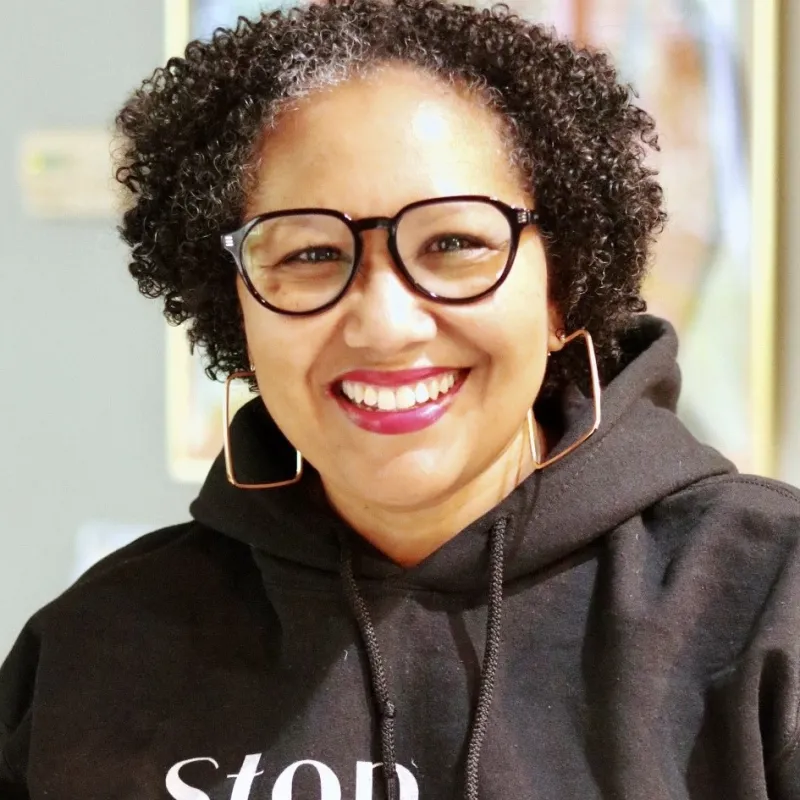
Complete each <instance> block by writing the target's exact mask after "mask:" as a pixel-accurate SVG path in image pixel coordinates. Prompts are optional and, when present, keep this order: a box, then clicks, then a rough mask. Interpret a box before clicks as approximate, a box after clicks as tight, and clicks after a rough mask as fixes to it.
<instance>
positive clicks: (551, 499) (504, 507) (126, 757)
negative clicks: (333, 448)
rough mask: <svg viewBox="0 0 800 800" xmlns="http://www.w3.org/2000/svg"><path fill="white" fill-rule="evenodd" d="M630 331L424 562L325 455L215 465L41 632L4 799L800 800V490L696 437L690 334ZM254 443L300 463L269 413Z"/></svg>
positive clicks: (243, 415)
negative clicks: (396, 559)
mask: <svg viewBox="0 0 800 800" xmlns="http://www.w3.org/2000/svg"><path fill="white" fill-rule="evenodd" d="M633 342H638V345H637V346H638V349H639V351H640V352H639V353H638V355H636V356H635V357H634V358H633V359H632V360H631V362H630V363H629V365H628V366H627V367H626V368H625V369H624V370H623V371H622V372H621V373H620V374H619V375H618V376H617V377H616V378H615V379H614V380H613V381H612V382H611V383H610V384H609V386H608V387H607V389H606V390H605V391H604V395H603V410H604V419H603V424H602V426H601V428H600V430H599V432H598V433H597V434H596V435H595V436H594V437H593V438H591V439H590V440H589V441H588V442H586V443H585V444H583V445H582V446H581V447H580V448H579V449H578V450H577V451H576V452H575V453H574V454H573V455H571V456H569V457H567V458H566V459H564V460H563V461H562V462H560V463H558V464H556V465H554V466H552V467H550V468H548V469H546V470H545V471H544V472H542V473H537V474H534V475H533V476H531V477H530V478H529V479H527V480H526V481H525V482H524V483H523V484H522V485H520V486H519V487H518V488H517V489H516V490H515V491H514V492H513V493H512V494H511V495H510V496H509V497H507V498H506V499H505V500H504V501H503V502H502V503H500V504H499V505H498V506H497V507H496V508H494V509H493V510H491V511H490V512H489V513H487V514H486V515H485V516H484V517H482V518H481V519H479V520H477V521H476V522H474V523H473V524H472V525H470V526H469V527H468V528H467V529H465V530H464V531H462V532H461V533H460V534H459V535H458V536H456V537H455V538H454V539H453V540H452V541H450V542H449V543H448V544H446V545H444V546H443V547H442V548H441V549H439V550H438V551H437V552H436V553H434V554H433V555H432V556H430V557H429V558H428V559H426V560H425V561H424V562H423V563H422V564H420V565H419V566H417V567H414V568H412V569H402V568H400V567H398V566H396V565H394V564H393V563H391V562H390V561H389V560H387V559H386V558H385V557H384V556H382V555H381V554H380V553H379V552H377V551H376V550H375V549H373V548H372V547H370V546H369V545H368V544H366V543H365V542H364V541H363V540H362V539H360V538H359V537H357V536H355V535H354V534H353V533H352V532H351V531H349V530H348V529H347V528H346V526H344V525H343V523H342V522H341V521H340V520H339V519H338V518H337V517H336V516H335V515H334V514H333V513H332V512H331V511H330V510H329V508H328V506H327V505H326V503H325V501H324V497H323V496H322V492H321V491H320V489H319V479H318V476H317V475H316V474H315V473H314V472H313V471H309V473H308V475H307V477H306V478H305V479H304V480H303V482H302V483H301V484H298V485H297V486H294V487H291V488H287V489H282V490H275V491H260V492H246V491H242V490H237V489H234V488H233V487H231V486H230V485H228V484H227V483H226V480H225V475H224V469H223V466H222V464H221V462H219V461H218V462H217V463H216V464H215V466H214V468H213V469H212V471H211V473H210V475H209V477H208V480H207V482H206V484H205V486H204V487H203V489H202V491H201V493H200V496H199V498H198V499H197V500H196V501H195V503H194V505H193V506H192V513H193V516H194V521H192V522H190V523H187V524H184V525H181V526H178V527H175V528H171V529H168V530H163V531H160V532H157V533H154V534H151V535H149V536H146V537H144V538H143V539H141V540H139V541H138V542H136V543H135V544H133V545H132V546H130V547H128V548H126V549H124V550H121V551H119V552H118V553H116V554H115V555H113V556H111V557H110V558H108V559H106V560H105V561H103V562H102V563H100V564H99V565H98V566H96V567H94V568H93V569H92V570H90V572H89V573H87V575H86V576H84V577H83V578H82V579H81V580H80V581H79V582H78V583H77V584H76V585H75V586H73V587H72V588H71V589H69V590H68V591H67V592H66V593H65V594H64V595H62V596H61V597H60V598H59V599H57V600H56V601H54V602H53V603H52V604H50V605H49V606H47V607H46V608H44V609H43V610H42V611H40V612H39V613H38V614H36V615H35V616H34V617H33V619H32V620H31V621H30V623H29V624H28V626H27V627H26V628H25V630H24V631H23V633H22V635H21V636H20V638H19V640H18V642H17V644H16V646H15V647H14V649H13V651H12V653H11V655H10V656H9V658H8V660H7V661H6V662H5V664H4V666H3V667H2V671H1V672H0V745H2V758H0V798H2V800H11V799H12V798H27V797H30V798H33V799H34V800H45V799H46V800H78V799H79V798H80V800H100V799H101V798H103V799H106V798H107V799H108V800H112V799H113V800H125V798H131V799H133V798H136V799H137V800H141V799H143V798H175V799H176V800H207V798H211V800H267V799H268V798H271V799H272V800H298V798H308V799H309V800H317V799H318V798H320V799H321V800H340V799H343V800H370V799H371V798H378V797H384V796H385V795H384V791H385V789H384V786H385V785H387V784H388V785H389V786H390V787H395V788H397V789H399V792H398V793H397V797H398V798H400V800H414V799H415V798H421V800H450V798H455V797H472V798H477V797H480V798H481V799H482V800H534V799H535V800H566V799H567V798H569V799H572V798H575V799H576V800H577V799H578V798H579V799H580V800H593V799H594V798H625V799H626V800H662V799H663V800H667V798H670V799H676V798H696V799H698V800H700V799H701V798H702V800H711V798H713V799H714V800H718V799H719V798H724V800H745V798H746V799H747V800H758V799H763V798H771V799H772V800H797V799H798V798H800V749H799V748H798V743H800V728H799V727H798V714H799V713H800V552H799V551H798V542H799V540H800V537H799V534H800V495H798V493H797V492H795V491H794V490H793V489H791V488H789V487H787V486H784V485H781V484H778V483H775V482H770V481H767V480H763V479H761V478H755V477H744V476H740V475H738V474H736V472H735V471H734V469H733V468H732V466H731V465H730V464H729V463H728V462H726V461H725V460H724V459H722V458H721V457H720V456H719V455H718V454H716V453H715V452H714V451H712V450H710V449H709V448H707V447H704V446H701V445H699V444H698V443H697V442H696V441H695V440H694V439H693V438H692V437H691V436H690V435H689V434H688V433H687V431H686V430H685V429H684V427H683V426H682V424H681V423H680V422H679V421H678V419H677V418H676V416H675V415H674V413H673V409H674V405H675V402H676V399H677V392H678V373H677V367H676V365H675V353H676V341H675V337H674V334H673V332H672V331H671V329H670V328H669V327H668V326H666V325H664V324H663V323H660V322H658V321H656V320H653V319H650V318H646V317H644V318H641V319H640V320H639V322H638V324H637V327H636V329H635V331H633V332H632V335H631V339H630V342H629V345H630V346H633V345H632V343H633ZM586 406H587V403H586V402H585V401H583V400H582V399H581V398H580V397H578V396H577V394H576V395H575V396H573V398H572V399H571V400H570V401H569V402H566V403H565V419H566V434H565V437H564V440H563V442H562V445H560V446H563V443H565V442H566V441H568V440H569V439H570V438H575V437H576V436H578V435H579V434H580V431H581V430H582V429H583V428H584V427H585V426H586V425H587V424H588V420H589V418H590V416H589V410H588V409H587V408H586ZM233 436H234V445H235V447H236V449H237V458H238V459H239V462H238V466H239V467H240V469H241V470H244V471H245V472H248V471H250V472H252V473H253V474H254V475H255V474H257V475H258V477H261V478H263V477H264V473H265V471H267V472H268V471H269V470H274V471H276V473H277V472H279V471H280V469H284V470H285V469H287V467H286V466H285V465H281V464H280V463H279V462H281V460H282V459H283V458H284V456H285V455H287V454H286V453H279V452H278V451H279V450H280V437H279V436H278V435H277V433H276V430H275V428H274V425H273V424H272V423H271V421H270V420H269V419H268V418H267V415H266V412H265V411H264V409H263V405H262V404H261V403H260V401H256V402H255V403H254V404H251V405H250V406H248V407H246V408H245V409H244V410H243V411H242V412H240V414H239V415H238V416H237V418H236V420H235V423H234V431H233ZM270 454H271V455H270ZM288 455H290V454H288ZM288 468H289V469H290V468H291V462H289V467H288ZM245 477H247V476H246V475H245ZM384 761H385V762H386V764H387V765H388V768H387V769H386V770H384V769H383V768H382V767H381V766H380V764H381V763H382V762H384ZM395 761H396V767H393V766H392V765H393V764H394V762H395ZM393 774H394V775H396V778H393V777H392V775H393ZM387 776H388V777H387Z"/></svg>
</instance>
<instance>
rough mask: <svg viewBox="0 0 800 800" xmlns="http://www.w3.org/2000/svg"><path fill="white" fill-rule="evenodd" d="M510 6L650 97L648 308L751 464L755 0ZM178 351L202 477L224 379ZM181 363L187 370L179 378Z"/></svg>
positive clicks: (719, 430)
mask: <svg viewBox="0 0 800 800" xmlns="http://www.w3.org/2000/svg"><path fill="white" fill-rule="evenodd" d="M478 4H479V5H483V6H490V5H492V3H491V2H478ZM290 5H293V3H278V2H267V3H264V2H259V0H193V2H192V15H193V16H192V20H191V26H190V29H191V32H192V36H193V37H201V38H206V37H208V35H209V34H210V32H211V31H212V30H213V29H214V28H215V27H217V26H219V25H231V24H234V23H235V20H236V18H237V16H238V15H240V14H243V15H246V16H247V15H251V16H252V15H254V14H257V13H258V11H260V10H267V11H270V10H274V9H275V8H278V7H281V6H283V7H286V6H290ZM508 5H510V6H511V7H512V9H513V10H514V11H516V12H517V13H519V14H520V15H522V16H524V17H526V18H527V19H530V20H533V21H535V22H539V23H543V24H546V25H548V26H553V27H555V29H556V30H557V31H558V32H559V33H561V34H562V35H565V36H567V37H570V38H573V39H576V40H577V41H579V42H582V43H586V44H589V45H591V46H593V47H598V48H600V49H603V50H607V51H608V52H610V53H611V54H612V55H613V57H614V59H615V62H616V64H617V66H618V68H619V71H620V73H621V77H622V79H623V80H625V81H627V82H629V83H630V84H632V86H633V87H634V89H635V90H636V92H637V94H638V95H639V99H638V103H639V105H640V106H642V107H643V108H644V109H646V110H647V111H648V112H650V113H651V114H652V115H653V116H654V117H655V120H656V126H657V130H658V132H659V141H660V144H661V148H662V150H661V152H660V153H659V154H657V155H656V156H654V160H653V164H654V166H656V167H657V168H658V169H659V172H660V179H661V182H662V185H663V186H664V190H665V195H666V204H667V211H668V213H669V222H668V225H667V228H666V230H665V231H664V233H663V234H662V236H661V239H660V242H659V245H658V247H657V250H656V253H655V259H654V264H653V270H652V274H651V276H650V278H649V280H648V284H647V287H646V296H647V299H648V303H649V310H650V311H651V312H652V313H655V314H658V315H660V316H664V317H666V318H667V319H669V320H671V321H672V322H673V324H674V325H675V326H676V328H677V329H678V333H679V336H680V341H681V353H680V363H681V368H682V371H683V375H684V390H683V395H682V401H681V407H680V409H679V413H680V414H681V416H682V418H683V419H684V421H685V422H686V424H687V425H688V426H689V427H690V428H691V430H692V431H693V432H694V433H695V435H696V436H697V437H698V438H700V439H701V440H703V441H705V442H708V443H709V444H711V445H713V446H714V447H716V448H718V449H719V450H721V451H722V452H723V453H724V454H725V455H727V456H728V457H729V458H731V459H732V460H734V461H735V462H736V463H737V465H738V466H739V467H740V468H741V469H743V470H749V469H753V467H754V464H755V462H756V450H757V447H756V442H755V441H754V408H753V405H752V402H751V391H750V389H749V366H750V351H751V346H752V344H751V340H752V330H751V329H752V315H751V310H750V309H751V305H750V297H751V293H752V292H753V287H754V285H755V281H756V280H758V265H756V264H754V263H753V261H752V255H751V254H752V247H751V238H752V237H751V234H752V230H751V228H752V221H751V199H750V186H749V169H750V151H749V144H748V137H749V132H748V125H747V107H748V106H749V102H748V97H749V92H750V88H751V87H750V86H748V84H747V76H748V74H749V72H748V69H747V63H746V62H747V58H748V56H749V41H750V22H749V18H748V16H747V14H748V13H749V12H750V11H751V8H752V6H751V4H750V3H746V2H744V0H661V2H658V3H655V2H652V0H508ZM176 335H177V336H179V337H180V333H178V334H176ZM180 338H181V339H182V337H180ZM172 349H173V355H174V354H175V353H179V355H180V358H173V359H172V360H171V362H170V367H169V369H170V380H171V381H172V383H173V384H174V385H176V386H182V387H183V390H182V391H183V393H182V395H181V396H180V397H173V398H172V399H171V404H172V406H173V407H175V408H177V409H178V412H177V413H175V414H172V415H171V426H172V427H175V426H178V428H179V429H183V434H182V435H183V441H184V445H181V446H180V447H177V449H176V448H171V453H172V456H171V461H172V460H173V458H174V457H176V454H180V453H181V447H188V448H189V449H184V451H183V452H182V456H183V457H182V458H181V459H180V460H181V461H182V463H183V464H184V465H185V464H187V463H192V464H194V467H193V468H192V469H188V470H186V469H184V470H181V472H182V473H183V474H184V477H186V478H187V479H197V480H200V479H202V476H203V475H204V474H205V471H206V470H207V469H208V466H209V464H210V462H211V460H212V459H213V457H215V456H216V454H217V453H218V451H219V448H220V446H221V434H220V433H219V430H220V427H219V422H218V420H219V414H220V408H221V398H222V387H221V386H219V385H215V384H212V383H210V382H209V381H208V380H207V379H206V378H205V376H204V375H203V372H202V365H201V364H200V361H199V359H198V358H194V359H192V358H190V357H189V356H188V350H187V349H186V348H185V345H184V346H183V348H181V347H177V349H176V348H175V347H173V348H172ZM765 357H769V355H768V354H765ZM175 371H178V372H180V373H181V374H182V375H183V377H182V378H180V379H179V380H172V378H173V375H172V373H173V372H175ZM172 439H173V442H174V441H177V439H180V436H177V437H176V436H173V437H172ZM173 474H176V471H175V470H174V469H173ZM190 476H191V477H190Z"/></svg>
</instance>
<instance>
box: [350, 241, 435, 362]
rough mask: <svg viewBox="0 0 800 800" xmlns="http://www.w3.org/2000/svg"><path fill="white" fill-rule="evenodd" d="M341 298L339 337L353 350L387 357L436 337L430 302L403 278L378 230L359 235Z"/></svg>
mask: <svg viewBox="0 0 800 800" xmlns="http://www.w3.org/2000/svg"><path fill="white" fill-rule="evenodd" d="M344 302H345V303H346V304H347V317H346V320H345V325H344V339H345V343H346V344H347V346H348V347H351V348H353V349H367V350H373V351H375V352H376V353H378V354H380V355H381V356H390V355H393V354H395V353H399V352H402V351H403V350H405V349H407V348H409V347H412V346H414V345H419V344H421V343H424V342H426V341H430V340H431V339H432V338H434V337H435V336H436V330H437V327H436V320H435V318H434V316H433V314H432V313H431V308H430V306H431V301H429V300H426V299H425V298H424V297H420V296H419V295H418V294H416V293H415V292H414V291H413V290H412V289H411V287H410V286H409V285H408V284H407V283H406V281H405V280H404V278H403V276H402V275H401V274H400V272H399V270H398V269H397V267H396V266H395V264H394V261H393V259H392V256H391V253H390V252H389V250H388V247H387V242H386V235H385V233H383V232H382V231H374V232H370V233H367V234H365V235H364V247H363V254H362V257H361V264H360V266H359V271H358V275H357V276H356V278H355V281H354V282H353V285H352V286H351V287H350V291H349V292H348V295H347V297H346V298H345V299H344Z"/></svg>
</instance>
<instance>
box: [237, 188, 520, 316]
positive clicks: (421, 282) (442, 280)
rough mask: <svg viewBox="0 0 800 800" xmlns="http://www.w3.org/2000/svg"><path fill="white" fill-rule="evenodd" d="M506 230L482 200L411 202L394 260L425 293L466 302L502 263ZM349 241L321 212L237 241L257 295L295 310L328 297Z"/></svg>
mask: <svg viewBox="0 0 800 800" xmlns="http://www.w3.org/2000/svg"><path fill="white" fill-rule="evenodd" d="M511 238H512V230H511V225H510V224H509V221H508V219H507V218H506V216H505V214H504V213H503V212H502V211H501V210H500V209H498V208H496V207H495V206H493V205H491V204H490V203H485V202H480V201H474V200H471V201H450V202H444V203H432V204H429V205H423V206H416V207H413V208H411V209H409V210H408V211H406V212H405V213H404V214H403V216H402V217H401V218H400V220H399V222H398V225H397V251H398V253H399V255H400V260H401V261H402V266H403V267H404V268H405V270H406V271H407V272H408V274H409V276H410V277H411V279H412V280H413V281H414V282H415V283H416V284H417V285H418V286H419V287H420V288H422V289H423V290H424V291H425V292H428V293H429V294H432V295H435V296H436V297H440V298H442V299H451V300H466V299H469V298H472V297H477V296H478V295H480V294H483V293H484V292H486V291H488V290H490V289H491V288H492V287H493V286H494V285H495V284H496V283H497V282H498V280H499V279H500V278H501V276H502V274H503V272H504V270H505V269H506V266H507V264H508V259H509V253H510V249H511ZM355 252H356V240H355V238H354V234H353V232H352V231H351V229H350V228H349V226H348V225H347V224H346V223H345V222H344V221H343V220H341V219H339V218H337V217H334V216H331V215H328V214H322V213H311V214H293V215H285V216H279V217H272V218H270V219H267V220H263V221H262V222H259V223H258V224H257V225H256V226H254V227H253V228H252V229H251V230H250V231H249V232H248V234H247V237H246V238H245V240H244V243H243V246H242V264H243V267H244V269H245V271H246V273H247V275H248V277H249V279H250V281H251V283H252V285H253V288H254V289H255V290H256V291H257V292H258V294H259V295H260V296H261V297H262V298H263V299H264V300H265V301H266V302H267V303H269V304H270V305H271V306H273V307H275V308H277V309H280V310H283V311H290V312H295V313H302V312H308V311H314V310H316V309H318V308H322V307H323V306H325V305H326V304H328V303H330V302H331V301H332V300H334V299H335V298H336V297H337V296H338V295H339V294H340V293H341V292H342V290H343V289H344V287H345V286H346V284H347V282H348V280H349V279H350V276H351V274H352V270H353V269H354V266H355V263H354V262H355Z"/></svg>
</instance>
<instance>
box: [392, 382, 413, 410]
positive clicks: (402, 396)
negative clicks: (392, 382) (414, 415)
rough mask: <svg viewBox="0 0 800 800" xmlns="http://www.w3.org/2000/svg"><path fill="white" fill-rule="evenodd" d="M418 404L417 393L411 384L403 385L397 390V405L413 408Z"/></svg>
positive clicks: (402, 407)
mask: <svg viewBox="0 0 800 800" xmlns="http://www.w3.org/2000/svg"><path fill="white" fill-rule="evenodd" d="M416 404H417V395H416V392H415V391H414V389H412V388H411V387H410V386H402V387H400V388H399V389H398V390H397V407H398V408H400V409H406V408H413V407H414V406H415V405H416Z"/></svg>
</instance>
